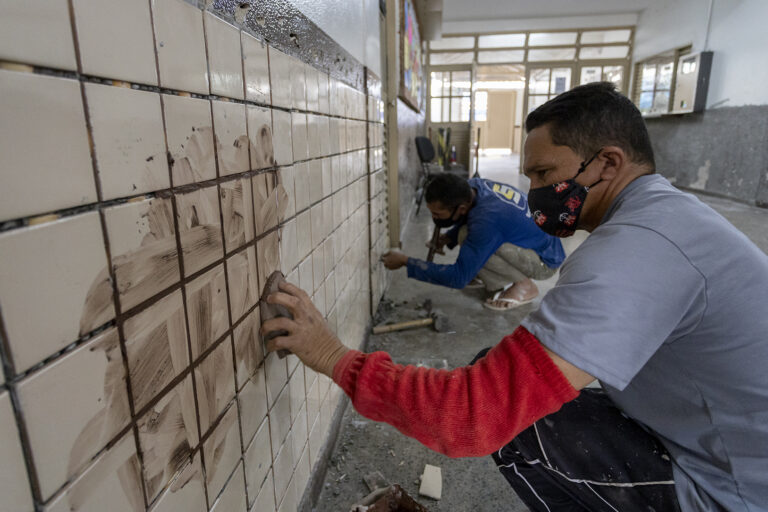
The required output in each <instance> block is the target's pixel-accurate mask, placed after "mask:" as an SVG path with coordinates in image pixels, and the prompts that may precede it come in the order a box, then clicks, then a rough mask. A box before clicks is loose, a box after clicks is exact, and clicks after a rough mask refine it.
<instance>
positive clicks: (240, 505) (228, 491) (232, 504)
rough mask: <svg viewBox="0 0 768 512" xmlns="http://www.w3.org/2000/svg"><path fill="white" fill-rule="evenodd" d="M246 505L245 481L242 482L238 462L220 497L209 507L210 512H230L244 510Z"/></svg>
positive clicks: (241, 466) (241, 467) (241, 471)
mask: <svg viewBox="0 0 768 512" xmlns="http://www.w3.org/2000/svg"><path fill="white" fill-rule="evenodd" d="M247 506H248V504H247V503H246V499H245V481H244V480H243V465H242V464H241V463H240V462H239V461H238V464H237V469H236V470H235V472H234V473H233V474H232V476H231V477H230V479H229V482H227V486H226V487H225V488H224V490H223V491H222V492H221V496H219V498H218V499H217V500H216V502H215V503H214V504H213V506H212V507H211V512H230V511H233V510H234V511H240V510H245V509H246V508H247Z"/></svg>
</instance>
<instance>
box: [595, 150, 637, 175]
mask: <svg viewBox="0 0 768 512" xmlns="http://www.w3.org/2000/svg"><path fill="white" fill-rule="evenodd" d="M595 160H597V165H598V166H599V167H600V179H603V180H610V179H613V178H615V177H616V175H617V174H618V172H619V171H620V170H621V169H623V168H624V166H625V165H626V164H627V162H629V159H628V158H627V154H626V153H625V152H624V150H623V149H621V148H620V147H618V146H606V147H604V148H603V150H602V151H601V152H600V154H599V155H598V157H597V158H596V159H595Z"/></svg>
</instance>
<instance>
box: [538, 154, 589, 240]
mask: <svg viewBox="0 0 768 512" xmlns="http://www.w3.org/2000/svg"><path fill="white" fill-rule="evenodd" d="M602 150H603V148H600V149H599V150H598V151H597V153H595V154H594V155H592V158H590V159H589V160H585V161H583V162H581V166H580V167H579V170H578V171H576V176H578V175H579V174H581V173H582V172H584V170H585V169H586V168H587V166H588V165H589V164H590V163H592V160H594V159H595V158H597V155H599V154H600V151H602ZM576 176H574V177H573V178H571V179H569V180H565V181H561V182H559V183H555V184H554V185H546V186H544V187H539V188H534V189H532V190H530V191H528V208H529V209H530V211H531V215H533V221H534V222H535V223H536V225H537V226H539V228H541V230H542V231H544V232H545V233H548V234H550V235H553V236H558V237H561V238H565V237H568V236H571V235H573V234H574V233H575V232H576V228H577V227H578V225H579V215H580V214H581V209H582V208H583V207H584V200H585V199H586V198H587V192H589V189H590V187H594V186H595V185H597V184H598V183H600V182H601V181H603V180H597V181H596V182H594V183H593V184H592V185H589V186H586V185H581V184H579V183H576Z"/></svg>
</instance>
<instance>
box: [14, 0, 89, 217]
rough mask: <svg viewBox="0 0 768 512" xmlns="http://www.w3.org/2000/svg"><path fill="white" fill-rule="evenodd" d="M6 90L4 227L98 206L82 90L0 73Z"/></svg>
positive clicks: (52, 79) (55, 81) (69, 83)
mask: <svg viewBox="0 0 768 512" xmlns="http://www.w3.org/2000/svg"><path fill="white" fill-rule="evenodd" d="M0 10H2V7H0ZM2 23H3V22H2V21H0V25H1V24H2ZM0 33H2V31H0ZM2 37H3V36H1V35H0V39H1V38H2ZM0 90H2V91H3V94H2V96H0V111H1V112H2V113H3V114H2V115H1V116H0V179H1V180H2V182H3V186H2V187H0V221H3V220H8V219H13V218H19V217H24V216H27V215H35V214H40V213H46V212H49V211H52V210H58V209H61V208H68V207H72V206H79V205H82V204H87V203H93V202H95V201H96V185H95V182H94V177H93V166H92V163H91V155H90V149H89V147H88V132H87V130H86V125H85V113H84V110H83V101H82V96H81V94H80V84H79V83H78V82H77V81H75V80H66V79H63V78H55V77H49V76H42V75H35V74H32V73H19V72H14V71H6V70H0ZM30 134H35V136H34V137H31V136H30ZM41 141H42V142H41ZM62 176H66V179H62Z"/></svg>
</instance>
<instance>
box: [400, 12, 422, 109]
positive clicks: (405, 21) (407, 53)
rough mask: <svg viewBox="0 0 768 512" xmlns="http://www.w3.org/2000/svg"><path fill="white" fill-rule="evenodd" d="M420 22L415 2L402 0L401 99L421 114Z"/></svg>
mask: <svg viewBox="0 0 768 512" xmlns="http://www.w3.org/2000/svg"><path fill="white" fill-rule="evenodd" d="M422 57H423V56H422V52H421V35H420V33H419V20H418V18H417V16H416V9H415V8H414V5H413V0H400V98H402V100H403V101H404V102H405V103H406V104H407V105H408V106H409V107H411V108H412V109H414V110H415V111H417V112H421V110H422V103H423V98H424V69H423V67H422Z"/></svg>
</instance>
